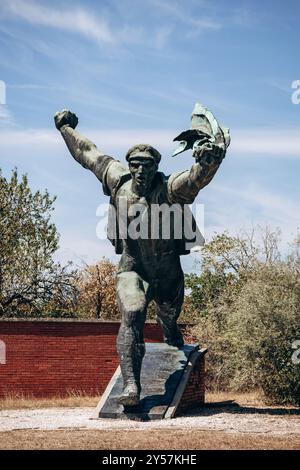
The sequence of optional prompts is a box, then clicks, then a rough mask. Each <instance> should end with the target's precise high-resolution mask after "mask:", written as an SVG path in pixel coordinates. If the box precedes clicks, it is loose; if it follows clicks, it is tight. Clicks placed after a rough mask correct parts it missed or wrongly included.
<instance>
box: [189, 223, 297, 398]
mask: <svg viewBox="0 0 300 470" xmlns="http://www.w3.org/2000/svg"><path fill="white" fill-rule="evenodd" d="M278 241H279V234H278V233H272V232H270V231H268V230H266V231H265V233H264V234H263V236H262V244H261V245H260V244H259V243H257V242H256V243H255V242H254V234H253V233H252V234H251V236H245V235H243V236H238V237H229V236H228V235H227V234H223V235H219V236H217V237H215V238H214V239H213V240H212V242H211V243H208V244H207V245H206V246H205V248H204V250H203V261H202V274H201V275H200V276H198V280H197V282H196V277H195V276H191V277H190V279H189V282H190V283H192V288H191V294H190V297H191V299H190V308H191V310H192V312H193V313H192V317H193V318H195V319H196V317H197V315H198V319H197V325H196V326H195V327H193V328H192V330H191V335H192V336H193V337H194V338H195V339H196V340H198V341H199V342H200V343H201V344H206V345H207V346H208V347H209V349H210V353H209V359H208V385H209V387H210V388H213V389H226V388H227V389H234V390H241V391H245V390H253V389H257V388H259V389H261V390H262V391H263V392H264V394H265V396H266V397H267V398H268V399H269V400H270V401H277V402H289V403H299V402H300V365H299V364H293V363H292V360H291V357H292V353H293V349H292V343H293V341H294V340H295V339H297V338H300V307H299V305H300V302H299V301H300V283H299V272H300V271H299V267H300V266H299V252H298V247H299V241H296V243H295V248H294V250H293V251H292V252H291V253H290V254H289V255H288V256H286V258H285V259H284V260H282V259H281V257H280V254H279V250H278ZM216 283H217V284H218V288H214V287H213V288H212V290H210V286H214V284H216ZM193 289H194V291H193ZM195 289H196V293H195Z"/></svg>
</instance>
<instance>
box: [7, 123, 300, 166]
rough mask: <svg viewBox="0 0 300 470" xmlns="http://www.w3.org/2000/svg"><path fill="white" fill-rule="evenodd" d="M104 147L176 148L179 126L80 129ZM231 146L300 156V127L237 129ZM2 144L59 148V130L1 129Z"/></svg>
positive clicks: (238, 151)
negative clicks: (148, 144)
mask: <svg viewBox="0 0 300 470" xmlns="http://www.w3.org/2000/svg"><path fill="white" fill-rule="evenodd" d="M79 132H80V133H82V134H83V135H86V136H88V137H89V138H90V139H92V140H93V141H94V142H95V143H96V144H99V146H100V147H101V148H102V149H105V147H108V146H109V147H110V148H116V149H123V148H129V147H130V146H131V145H134V144H135V143H137V142H145V143H150V144H152V145H154V146H157V147H159V148H161V149H162V150H164V149H171V148H172V147H174V143H172V140H173V138H174V136H175V135H177V134H178V129H164V130H161V129H110V130H104V131H99V130H96V129H79ZM231 136H232V140H231V145H230V147H229V150H228V151H229V152H230V154H232V155H234V156H237V157H239V156H241V157H242V156H243V155H251V154H252V155H259V156H260V157H268V158H283V159H285V158H293V159H294V158H300V130H299V129H297V128H295V129H265V130H264V129H248V130H246V131H244V130H239V129H235V130H233V131H232V132H231ZM0 138H1V147H2V148H3V149H5V148H7V149H9V148H14V147H22V148H25V147H27V148H28V149H29V150H30V149H31V148H38V149H41V148H48V149H49V148H51V149H54V148H57V146H58V145H59V144H60V136H59V133H58V132H57V131H56V130H55V129H53V130H49V129H28V130H0Z"/></svg>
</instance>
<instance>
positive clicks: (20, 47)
mask: <svg viewBox="0 0 300 470" xmlns="http://www.w3.org/2000/svg"><path fill="white" fill-rule="evenodd" d="M299 17H300V3H299V2H298V1H296V0H287V1H285V2H282V1H276V0H275V1H274V0H273V1H271V0H261V1H259V2H258V1H256V0H252V1H250V0H249V1H234V0H230V1H228V0H227V1H225V0H220V1H214V0H212V1H205V0H203V1H202V0H189V1H179V0H177V1H171V0H145V1H143V2H142V1H135V0H122V1H120V0H119V1H114V0H109V1H97V2H96V1H91V0H87V1H82V0H81V1H79V0H75V1H69V0H65V1H57V0H53V1H51V2H50V1H41V0H39V1H38V0H32V1H31V0H28V1H27V0H26V1H25V0H1V2H0V47H1V55H0V80H3V81H4V82H5V84H6V104H5V105H4V104H2V105H0V167H1V168H2V170H3V172H4V174H5V175H6V176H8V175H9V173H10V170H11V169H12V168H13V167H15V166H17V167H18V168H19V170H20V172H22V173H23V172H26V173H28V176H29V180H30V184H31V186H32V187H33V188H34V189H38V188H39V189H43V188H47V189H48V190H49V192H50V193H51V194H56V195H57V197H58V198H57V202H56V210H55V215H54V220H55V222H56V224H57V227H58V230H59V232H60V233H61V243H60V245H61V249H60V251H59V253H58V257H59V258H60V259H61V260H62V261H65V260H67V259H73V260H74V261H75V262H80V260H85V261H87V262H91V261H95V260H96V259H99V258H100V257H101V256H104V255H105V256H108V257H110V258H112V259H116V258H115V257H114V253H113V249H112V247H111V246H110V244H109V242H108V241H105V240H103V241H100V240H98V239H97V237H96V224H97V222H98V219H97V217H96V208H97V206H98V204H99V203H103V202H104V201H106V199H105V197H104V196H103V195H102V190H101V187H100V185H99V182H98V180H97V179H96V178H95V177H94V176H93V175H92V174H91V173H89V172H88V171H86V170H84V169H83V168H82V167H80V165H78V164H77V163H76V162H74V160H73V159H72V157H71V156H70V155H69V154H68V151H67V149H66V147H65V145H64V142H63V141H62V139H61V137H60V135H59V133H58V132H57V131H56V130H55V129H54V126H53V114H54V112H55V111H57V110H61V109H63V108H69V109H71V110H73V111H74V112H76V114H77V115H78V117H79V127H78V131H80V132H82V133H83V134H84V135H86V136H88V137H90V138H91V139H92V140H94V142H95V143H96V144H97V145H98V147H99V148H100V149H101V150H103V151H105V152H106V153H108V154H111V155H112V156H115V157H116V158H118V159H120V160H122V161H124V154H125V152H126V150H127V149H128V148H129V147H130V146H131V145H133V144H135V143H139V142H148V143H150V144H152V145H154V146H156V147H157V148H158V149H159V150H160V151H161V152H162V154H163V159H162V163H161V170H162V171H164V172H165V173H167V174H169V173H171V172H173V171H177V170H180V169H184V168H188V167H189V166H190V165H191V164H192V157H191V155H190V154H188V153H186V154H183V155H181V156H178V157H177V158H174V159H171V158H170V154H171V152H172V149H173V148H174V145H173V143H172V139H173V137H174V136H175V135H177V134H178V133H179V132H180V131H182V130H184V129H186V128H187V127H189V119H190V114H191V111H192V109H193V106H194V103H195V102H196V101H200V102H202V103H203V104H205V105H206V106H208V107H209V108H210V109H211V110H212V111H213V112H214V114H215V115H216V117H217V118H218V120H219V121H220V122H221V123H223V124H224V125H225V126H227V127H229V128H230V129H231V137H232V144H231V146H230V147H229V150H228V154H227V157H226V159H225V160H224V162H223V163H222V166H221V167H220V169H219V171H218V173H217V175H216V177H215V178H214V180H213V181H212V183H211V184H210V185H209V186H208V187H207V188H205V189H204V190H203V191H202V192H201V193H200V194H199V196H198V202H201V203H203V204H204V205H205V235H206V238H207V239H209V238H210V237H211V236H212V234H213V233H214V232H221V231H223V230H225V229H228V230H229V231H230V232H232V233H234V232H236V231H238V230H239V229H241V228H246V229H247V228H250V227H251V226H252V225H256V224H261V225H269V226H270V227H273V228H275V227H279V228H281V230H282V240H283V243H287V242H288V241H289V240H291V239H292V238H293V237H294V236H295V235H296V232H297V228H298V226H299V216H298V214H299V191H298V188H299V169H300V127H299V124H300V104H299V105H296V104H293V103H292V99H291V97H292V93H293V89H292V82H293V81H295V80H300V68H299V51H298V49H299V43H300V41H299V40H300V37H299V36H300V30H299ZM299 96H300V95H299ZM186 258H187V259H186V260H185V266H186V267H187V269H188V265H189V263H190V262H191V260H189V259H188V258H189V257H186Z"/></svg>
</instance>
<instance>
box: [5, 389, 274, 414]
mask: <svg viewBox="0 0 300 470" xmlns="http://www.w3.org/2000/svg"><path fill="white" fill-rule="evenodd" d="M99 400H100V396H99V397H91V396H89V395H86V394H84V393H75V392H74V393H72V392H70V394H69V396H67V397H53V398H34V397H29V396H24V395H7V396H6V397H5V398H1V399H0V410H14V409H33V408H35V409H37V408H61V407H63V408H64V407H70V408H76V407H86V406H88V407H89V406H90V407H93V406H97V403H98V401H99ZM228 400H232V401H235V402H236V403H238V404H239V405H257V406H261V405H265V403H264V400H263V397H262V396H261V395H260V394H259V392H251V393H233V392H207V393H206V400H205V401H206V403H218V402H223V401H228Z"/></svg>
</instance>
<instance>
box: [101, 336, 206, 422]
mask: <svg viewBox="0 0 300 470" xmlns="http://www.w3.org/2000/svg"><path fill="white" fill-rule="evenodd" d="M206 352H207V350H206V349H201V350H199V346H198V345H191V344H185V345H184V347H182V348H180V349H178V348H176V347H173V346H169V345H167V344H165V343H146V354H145V357H144V360H143V365H142V371H141V384H142V393H141V400H140V404H139V405H138V406H134V407H133V406H130V407H129V406H127V407H124V406H123V405H120V404H119V403H118V398H119V396H120V395H121V393H122V389H123V379H122V375H121V370H120V367H118V368H117V370H116V372H115V373H114V375H113V377H112V379H111V380H110V382H109V384H108V386H107V388H106V390H105V392H104V394H103V396H102V398H101V400H100V402H99V404H98V406H97V408H96V411H95V415H94V418H96V419H97V418H114V419H134V420H140V421H149V420H154V419H167V418H173V417H175V416H176V415H177V414H179V413H180V412H181V411H187V410H188V409H192V408H194V407H196V406H199V405H201V404H203V403H204V393H205V377H204V376H205V367H204V361H205V358H204V357H205V353H206Z"/></svg>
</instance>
